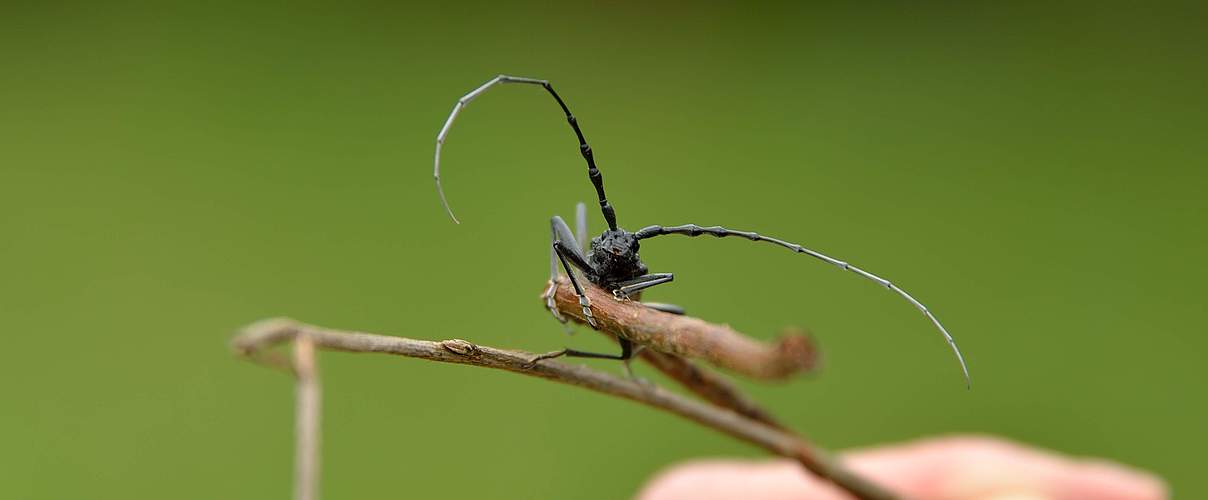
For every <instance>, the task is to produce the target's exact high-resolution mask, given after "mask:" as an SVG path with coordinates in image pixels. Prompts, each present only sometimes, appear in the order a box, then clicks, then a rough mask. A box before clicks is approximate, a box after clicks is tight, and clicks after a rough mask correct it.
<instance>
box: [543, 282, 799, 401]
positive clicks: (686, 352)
mask: <svg viewBox="0 0 1208 500" xmlns="http://www.w3.org/2000/svg"><path fill="white" fill-rule="evenodd" d="M584 292H585V293H586V294H587V298H588V299H590V300H591V308H592V314H594V317H595V320H596V324H597V325H598V327H599V329H600V330H602V331H605V332H608V333H611V334H613V335H617V336H620V337H624V338H626V339H628V340H631V341H633V342H634V343H637V344H639V345H644V346H646V347H649V348H651V349H654V350H656V351H658V352H661V353H664V354H674V355H676V356H681V357H685V358H689V359H702V360H705V361H708V362H709V363H711V364H713V365H714V366H718V367H721V368H725V369H728V370H731V371H733V372H736V373H739V374H742V375H745V376H748V377H751V378H757V379H762V380H780V379H785V378H788V377H789V376H792V375H794V374H797V373H800V372H802V371H806V370H809V369H812V368H813V367H814V366H815V362H816V361H817V356H816V354H817V353H816V352H815V351H814V349H813V344H812V343H811V342H810V341H809V339H808V338H805V337H803V336H800V335H788V336H784V337H781V339H780V340H779V341H777V342H776V343H775V344H766V343H763V342H759V341H756V340H753V339H751V338H749V337H747V336H745V335H743V334H741V333H738V332H737V331H734V329H733V328H730V327H729V326H726V325H716V324H713V323H709V322H706V321H704V320H701V319H698V318H693V317H691V316H680V315H675V314H670V313H665V312H662V311H656V310H654V309H651V308H649V307H645V306H642V305H641V304H638V303H636V302H631V301H619V300H616V299H615V298H614V297H613V296H612V294H610V293H608V292H606V291H604V290H603V289H601V288H599V287H597V286H594V285H590V284H587V285H586V286H584ZM554 301H555V303H556V304H557V307H558V311H559V312H561V313H562V315H563V316H566V317H568V318H570V319H573V320H574V321H575V322H577V323H583V324H586V323H585V321H586V320H585V319H584V317H583V311H582V307H580V305H579V298H578V297H577V296H576V295H575V291H574V289H573V288H571V285H570V281H569V280H567V279H566V278H564V277H563V278H558V287H557V289H556V290H555V292H554Z"/></svg>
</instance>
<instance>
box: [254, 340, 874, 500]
mask: <svg viewBox="0 0 1208 500" xmlns="http://www.w3.org/2000/svg"><path fill="white" fill-rule="evenodd" d="M299 336H305V337H307V338H309V339H310V340H311V341H313V342H314V344H315V346H317V347H319V348H323V349H331V350H337V351H346V352H380V353H388V354H397V355H400V356H407V357H413V358H421V359H427V360H431V361H439V362H442V363H455V364H463V365H474V366H481V367H485V368H495V369H499V370H506V371H510V372H514V373H520V374H523V375H529V376H534V377H540V378H544V379H547V380H552V381H555V382H560V383H563V384H568V385H574V386H578V387H583V388H585V389H590V390H592V391H596V392H600V393H604V394H609V395H612V396H617V397H620V398H624V399H628V400H631V401H636V402H639V403H643V404H646V405H648V406H651V407H654V408H658V409H661V410H665V411H668V412H670V413H674V414H676V415H679V416H681V417H684V418H687V419H689V420H692V421H694V422H697V423H699V424H701V425H704V426H707V427H710V428H713V429H715V430H718V431H721V432H723V433H725V434H728V435H730V436H733V437H735V438H737V439H740V440H743V441H746V442H748V443H751V444H754V445H756V446H759V447H761V448H763V449H765V450H768V451H770V452H772V453H775V454H777V455H780V456H784V457H788V458H792V459H794V460H797V461H798V462H799V463H801V464H802V465H803V466H805V467H806V468H807V469H809V470H810V471H813V472H814V473H815V474H817V475H818V476H820V477H822V478H825V479H829V480H830V481H832V482H834V483H835V484H836V485H838V486H839V487H840V488H842V489H844V490H847V491H848V492H849V493H851V494H852V495H854V496H855V497H856V498H859V499H893V498H898V497H897V496H895V495H894V494H892V493H890V492H888V491H885V490H883V489H881V488H880V487H879V486H877V485H876V484H874V483H871V482H869V481H868V480H866V479H864V478H862V477H860V476H858V475H856V474H854V473H852V472H851V471H849V470H847V469H846V468H845V467H843V464H842V463H841V462H840V461H839V460H837V459H836V458H834V457H832V456H831V455H829V454H828V453H826V452H825V451H824V450H822V449H820V448H817V447H814V446H813V445H811V444H809V443H808V442H806V441H804V440H802V439H801V438H798V437H796V436H794V435H792V434H790V433H788V432H785V431H782V430H779V429H776V428H774V427H772V426H769V425H766V424H763V423H760V422H756V421H754V420H752V419H750V418H747V417H744V416H742V415H739V414H738V413H735V412H733V411H730V410H727V409H722V408H718V407H715V406H711V405H709V404H707V403H703V402H699V401H695V400H691V399H688V398H686V397H683V396H680V395H678V394H675V393H672V392H669V391H667V390H664V389H662V388H659V387H656V386H651V385H648V384H641V383H638V382H635V381H631V380H625V379H621V378H618V377H615V376H612V375H609V374H606V373H603V372H599V371H596V370H592V369H590V368H587V367H585V366H572V365H567V364H564V363H559V362H554V361H543V362H540V363H537V364H531V363H530V360H532V359H533V358H534V357H535V355H534V354H532V353H526V352H520V351H510V350H503V349H496V348H493V347H487V346H480V345H475V344H472V343H470V342H467V341H465V340H460V339H452V340H445V341H441V342H433V341H427V340H413V339H408V338H403V337H391V336H385V335H375V334H370V333H360V332H346V331H338V330H327V329H323V328H319V327H315V326H310V325H305V324H302V323H298V322H295V321H292V320H288V319H271V320H265V321H261V322H258V323H255V324H253V325H250V326H248V327H247V328H245V329H244V331H243V332H242V333H240V334H239V335H237V336H236V337H235V339H234V340H232V342H231V346H232V348H233V349H234V350H235V351H236V352H237V353H239V354H241V355H243V356H245V357H247V358H249V359H251V360H254V361H259V360H262V359H265V358H263V357H262V356H261V354H262V353H263V351H264V350H265V349H268V348H270V347H272V346H273V345H275V344H279V343H283V342H288V341H290V340H293V339H296V338H298V337H299Z"/></svg>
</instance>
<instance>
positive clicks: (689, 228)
mask: <svg viewBox="0 0 1208 500" xmlns="http://www.w3.org/2000/svg"><path fill="white" fill-rule="evenodd" d="M664 234H682V235H685V236H700V235H702V234H708V235H710V236H715V237H718V238H724V237H726V236H740V237H743V238H746V239H748V240H751V241H766V242H768V243H774V244H777V245H780V246H782V247H785V248H787V249H789V250H792V251H794V252H797V253H803V254H806V255H809V256H810V257H814V258H816V259H818V260H821V261H823V262H826V263H829V264H834V265H835V266H838V267H839V268H841V269H844V270H847V271H851V272H853V273H856V274H858V275H860V276H863V277H864V278H867V279H868V280H869V281H872V282H874V283H876V284H878V285H881V286H883V287H885V288H888V289H890V290H893V291H894V292H896V293H897V294H898V295H901V296H902V297H903V298H905V299H906V300H907V301H909V302H910V303H911V304H913V305H914V307H916V308H918V310H919V311H922V313H923V314H924V315H926V316H927V319H929V320H931V323H932V324H934V325H935V327H936V328H938V329H939V331H940V333H941V334H943V335H944V340H947V341H948V345H950V346H952V352H953V353H954V354H956V360H957V361H959V362H960V364H961V372H962V373H964V375H965V387H966V388H971V387H972V386H973V382H972V381H971V380H970V379H969V367H968V366H966V365H965V357H964V356H962V355H961V350H960V348H959V347H957V346H956V341H955V340H953V339H952V335H950V334H949V333H948V329H946V328H944V325H942V324H940V320H938V319H936V318H935V315H934V314H931V311H930V310H928V309H927V306H924V305H923V304H922V303H921V302H919V301H918V300H915V298H914V297H911V296H910V294H908V293H906V291H905V290H903V289H901V288H898V286H897V285H895V284H893V283H890V282H889V280H887V279H885V278H882V277H880V276H877V275H875V274H872V273H870V272H868V271H865V270H863V269H860V268H858V267H856V266H853V265H851V264H848V263H846V262H843V261H841V260H839V259H835V258H832V257H828V256H826V255H823V254H821V253H818V252H815V251H813V250H810V249H808V248H805V247H803V246H801V245H798V244H796V243H789V242H787V241H783V240H778V239H776V238H769V237H767V236H762V235H760V234H759V233H754V232H750V231H734V230H730V229H726V228H724V227H721V226H709V227H701V226H698V225H696V224H685V225H683V226H671V227H663V226H649V227H645V228H642V229H641V230H640V231H638V232H637V233H634V236H635V237H636V238H637V239H639V240H641V239H645V238H653V237H655V236H661V235H664Z"/></svg>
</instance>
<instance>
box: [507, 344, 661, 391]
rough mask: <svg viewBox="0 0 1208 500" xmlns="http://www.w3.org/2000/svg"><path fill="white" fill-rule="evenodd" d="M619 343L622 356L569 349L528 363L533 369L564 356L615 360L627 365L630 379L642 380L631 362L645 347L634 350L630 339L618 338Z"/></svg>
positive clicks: (536, 358)
mask: <svg viewBox="0 0 1208 500" xmlns="http://www.w3.org/2000/svg"><path fill="white" fill-rule="evenodd" d="M617 343H618V344H621V354H601V353H598V352H587V351H579V350H575V349H569V348H568V349H562V350H560V351H553V352H547V353H545V354H541V355H538V356H537V357H535V358H533V360H532V361H529V362H528V367H529V368H531V367H533V366H535V365H536V364H537V363H538V362H541V361H544V360H547V359H554V358H560V357H563V356H566V357H568V358H589V359H615V360H619V361H623V362H624V363H625V373H626V374H627V375H629V378H631V379H634V380H641V379H639V378H637V377H636V376H634V374H633V369H632V368H630V366H629V362H630V361H632V360H633V357H634V356H637V355H638V353H639V352H642V349H645V346H637V349H634V346H633V342H630V341H629V339H626V338H624V337H617Z"/></svg>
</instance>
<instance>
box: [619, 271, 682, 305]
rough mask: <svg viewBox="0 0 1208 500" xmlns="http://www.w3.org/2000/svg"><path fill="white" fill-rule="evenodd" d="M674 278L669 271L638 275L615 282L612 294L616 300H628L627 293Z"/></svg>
mask: <svg viewBox="0 0 1208 500" xmlns="http://www.w3.org/2000/svg"><path fill="white" fill-rule="evenodd" d="M674 279H675V275H674V274H671V273H652V274H646V275H642V276H638V277H636V278H634V279H631V280H627V281H622V282H620V283H617V284H616V288H615V289H614V290H613V291H612V296H613V297H616V299H617V300H628V299H629V295H630V294H633V293H637V292H640V291H642V290H645V289H647V288H650V287H652V286H655V285H661V284H663V283H670V282H671V281H672V280H674Z"/></svg>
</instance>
